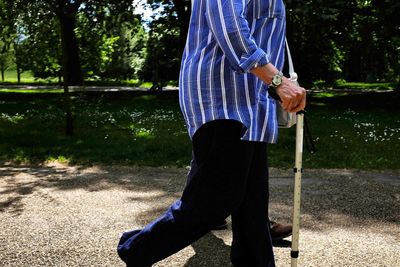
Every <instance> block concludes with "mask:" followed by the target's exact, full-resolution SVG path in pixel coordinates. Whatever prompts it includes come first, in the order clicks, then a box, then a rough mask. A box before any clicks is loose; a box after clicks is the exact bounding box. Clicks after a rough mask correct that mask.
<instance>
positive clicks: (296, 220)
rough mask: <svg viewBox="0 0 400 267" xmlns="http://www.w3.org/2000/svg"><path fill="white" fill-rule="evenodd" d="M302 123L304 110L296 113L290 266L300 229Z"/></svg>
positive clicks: (295, 255) (296, 252) (294, 261)
mask: <svg viewBox="0 0 400 267" xmlns="http://www.w3.org/2000/svg"><path fill="white" fill-rule="evenodd" d="M303 125H304V111H300V112H298V113H297V123H296V155H295V167H294V173H295V176H294V203H293V233H292V248H291V251H290V256H291V267H297V259H298V257H299V229H300V201H301V173H302V171H303V170H302V156H303Z"/></svg>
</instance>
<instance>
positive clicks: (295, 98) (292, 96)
mask: <svg viewBox="0 0 400 267" xmlns="http://www.w3.org/2000/svg"><path fill="white" fill-rule="evenodd" d="M250 72H251V73H253V74H254V75H256V76H257V77H258V78H260V79H261V80H262V81H263V82H264V83H265V84H271V82H272V77H273V76H274V75H275V74H276V73H278V69H277V68H275V66H274V65H272V64H271V63H268V64H267V65H264V66H261V67H255V68H253V69H251V70H250ZM276 93H277V94H278V96H279V97H280V98H281V100H282V102H281V105H282V107H283V109H284V110H286V111H288V112H298V111H300V110H303V109H304V108H305V106H306V90H305V89H304V88H303V87H300V86H298V84H297V83H295V82H292V81H290V80H289V79H288V78H286V77H283V79H282V83H281V85H279V86H278V87H277V88H276Z"/></svg>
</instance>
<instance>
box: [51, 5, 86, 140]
mask: <svg viewBox="0 0 400 267" xmlns="http://www.w3.org/2000/svg"><path fill="white" fill-rule="evenodd" d="M77 11H78V7H77V6H74V5H67V6H66V7H65V6H63V7H60V8H59V10H58V12H57V16H58V18H59V20H60V28H61V47H62V74H63V87H64V108H65V121H66V128H65V134H66V135H67V136H72V135H73V134H74V127H73V116H72V103H71V97H70V94H69V87H68V86H69V85H80V84H82V83H83V77H82V70H81V65H80V61H79V50H78V43H77V40H76V36H75V32H74V29H75V22H76V12H77Z"/></svg>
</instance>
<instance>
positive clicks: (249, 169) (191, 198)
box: [118, 120, 275, 267]
mask: <svg viewBox="0 0 400 267" xmlns="http://www.w3.org/2000/svg"><path fill="white" fill-rule="evenodd" d="M242 128H243V126H242V124H241V123H240V122H237V121H233V120H216V121H212V122H209V123H207V124H205V125H203V126H202V127H201V128H200V129H199V130H198V131H197V132H196V134H195V135H194V137H193V159H192V162H191V170H190V172H189V174H188V177H187V184H186V187H185V189H184V192H183V194H182V197H181V199H180V200H178V201H176V202H175V203H174V204H173V205H172V206H171V207H170V208H169V209H168V210H167V212H166V213H165V214H163V215H162V216H161V217H159V218H158V219H157V220H155V221H153V222H151V223H150V224H148V225H147V226H146V227H145V228H144V229H141V230H133V231H130V232H126V233H124V234H123V236H122V237H121V240H120V242H119V244H118V253H119V255H120V257H121V259H122V260H124V261H125V262H126V263H127V266H130V267H142V266H151V265H152V264H153V263H155V262H157V261H160V260H162V259H164V258H166V257H168V256H170V255H172V254H173V253H175V252H177V251H179V250H181V249H182V248H184V247H186V246H188V245H190V244H191V243H193V242H194V241H196V240H197V239H199V238H200V237H202V236H203V235H205V234H206V233H208V232H209V231H210V229H212V228H213V226H215V225H216V224H218V223H220V222H221V220H223V219H225V218H226V217H227V216H229V215H231V216H232V232H233V242H232V247H231V261H232V263H233V265H234V266H236V267H272V266H275V263H274V256H273V250H272V242H271V237H270V234H269V227H268V168H267V155H266V153H267V151H266V143H262V142H248V141H242V140H240V137H241V135H242Z"/></svg>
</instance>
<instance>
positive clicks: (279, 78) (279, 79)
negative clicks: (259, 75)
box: [268, 71, 283, 102]
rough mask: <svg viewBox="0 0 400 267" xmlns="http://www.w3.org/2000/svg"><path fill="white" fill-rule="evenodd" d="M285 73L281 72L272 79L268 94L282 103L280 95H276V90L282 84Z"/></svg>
mask: <svg viewBox="0 0 400 267" xmlns="http://www.w3.org/2000/svg"><path fill="white" fill-rule="evenodd" d="M282 78H283V73H282V72H281V71H280V72H278V73H277V74H275V75H274V77H272V82H271V84H269V85H268V94H269V96H270V97H272V98H273V99H275V100H278V101H279V102H282V100H281V98H280V97H279V95H278V94H277V93H276V91H275V89H276V88H277V87H278V86H279V85H281V84H282Z"/></svg>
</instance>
